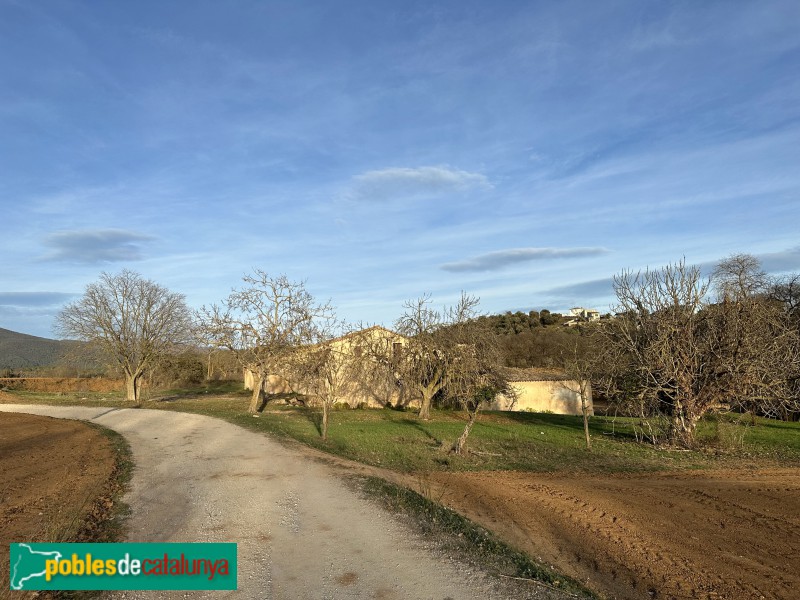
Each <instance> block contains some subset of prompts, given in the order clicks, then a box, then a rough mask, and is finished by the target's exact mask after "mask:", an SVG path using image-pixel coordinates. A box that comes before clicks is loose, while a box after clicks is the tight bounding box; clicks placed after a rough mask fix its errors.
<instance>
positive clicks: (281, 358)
mask: <svg viewBox="0 0 800 600" xmlns="http://www.w3.org/2000/svg"><path fill="white" fill-rule="evenodd" d="M243 282H244V285H243V286H242V287H241V288H239V289H235V290H233V291H232V292H231V294H230V295H229V296H228V297H227V298H225V299H224V300H223V301H222V302H221V303H219V304H214V305H211V306H208V307H203V308H202V309H200V310H199V311H196V312H195V313H192V311H190V310H189V309H188V308H187V306H186V304H185V299H184V297H183V296H181V295H180V294H174V293H171V292H169V291H168V290H166V289H165V288H163V287H161V286H159V285H158V284H156V283H154V282H151V281H147V280H144V279H143V278H142V277H141V276H139V275H138V274H136V273H133V272H131V271H123V272H122V273H120V274H118V275H109V274H107V273H104V274H102V276H101V277H100V280H99V281H98V282H96V283H93V284H91V285H89V286H88V287H87V289H86V293H85V294H84V296H83V297H82V298H80V299H79V300H77V301H76V302H74V303H72V304H70V305H68V306H67V307H65V308H64V309H63V311H62V312H61V313H60V315H59V317H58V321H57V323H58V331H59V333H61V334H62V336H63V337H68V338H77V339H82V340H86V341H92V342H94V343H95V344H96V345H98V346H100V347H101V348H102V349H103V351H104V353H105V355H106V356H107V357H109V358H110V359H111V360H112V361H113V362H115V363H116V364H117V366H118V367H119V368H120V369H121V370H122V371H123V373H124V374H125V378H126V389H127V396H128V399H129V400H132V401H136V402H138V400H139V392H140V387H141V381H142V377H143V375H144V374H145V372H147V371H148V369H153V368H154V367H155V366H156V365H157V364H158V363H159V361H161V360H163V358H164V357H165V356H167V355H168V354H170V353H171V352H173V351H174V350H175V348H176V347H177V346H179V345H181V344H187V343H190V342H193V343H195V344H198V343H200V345H202V346H204V347H205V348H208V349H210V350H211V349H214V348H217V349H225V350H227V351H228V352H230V353H231V354H232V355H233V356H234V357H235V358H236V360H237V361H238V363H239V365H240V366H241V367H242V368H244V369H247V370H248V371H249V372H250V373H251V374H252V375H253V378H254V384H253V394H252V397H251V401H250V406H249V411H250V412H252V413H255V412H257V411H259V410H262V409H263V407H264V405H265V403H266V400H267V397H266V396H265V390H266V383H267V381H268V379H269V377H271V376H280V377H281V378H283V379H284V380H286V381H288V382H289V383H290V385H291V387H292V389H294V390H297V391H301V392H302V393H304V394H307V395H309V396H312V397H314V398H316V399H317V401H318V402H319V403H320V404H321V406H322V409H323V416H322V434H323V437H324V436H326V435H327V426H328V420H329V414H330V409H331V407H332V406H333V405H334V404H335V403H337V402H338V401H341V400H344V399H345V398H346V397H349V396H352V395H353V393H354V391H358V392H359V393H360V394H361V395H362V396H365V397H371V398H381V399H383V400H384V402H383V403H386V402H392V401H394V402H401V403H402V402H404V401H407V400H408V399H411V398H415V399H418V400H419V401H420V402H421V407H420V412H419V416H420V418H422V419H428V418H430V410H431V406H432V404H433V403H434V401H437V402H440V403H443V404H450V405H455V406H459V407H461V408H463V409H464V410H465V411H466V412H467V413H468V420H467V424H466V427H465V430H464V433H463V435H462V436H461V437H460V438H459V440H458V441H457V442H456V444H454V447H453V450H454V451H456V452H460V451H461V450H462V448H463V445H464V443H465V441H466V439H467V436H468V435H469V432H470V430H471V428H472V425H473V424H474V422H475V420H476V419H477V417H478V414H479V411H480V410H481V408H482V407H483V406H485V405H486V402H487V401H488V400H491V399H492V398H494V397H495V396H496V395H497V394H499V393H504V394H506V395H509V396H512V395H513V390H512V388H511V386H510V385H509V383H508V380H507V376H506V373H505V371H504V370H503V369H502V368H501V364H502V358H501V355H500V351H499V346H498V343H499V342H498V337H497V335H495V334H494V333H493V332H492V331H491V328H490V327H489V325H488V322H487V320H486V319H479V318H477V317H478V312H477V308H478V304H479V302H478V299H477V298H475V297H473V296H469V295H467V294H462V296H461V298H460V300H459V302H458V303H457V304H456V305H454V306H451V307H445V308H443V309H440V310H438V309H435V308H434V307H433V305H432V303H431V298H430V297H429V296H423V297H421V298H419V299H417V300H414V301H409V302H407V303H406V304H405V305H404V307H403V313H402V314H401V316H400V317H399V318H398V319H397V321H396V323H395V329H396V331H397V333H398V334H400V335H401V336H402V339H403V343H402V344H399V345H398V344H397V343H396V340H395V339H393V338H392V336H394V335H395V334H392V333H391V332H389V336H388V337H387V336H381V335H378V336H368V335H367V336H365V335H359V336H358V337H352V336H353V335H355V334H354V333H353V332H354V331H355V330H360V331H363V327H361V328H354V327H351V328H348V327H347V326H345V325H344V324H343V323H341V322H340V321H339V320H337V318H336V316H335V313H334V310H333V308H332V307H331V305H330V303H326V302H318V301H316V300H315V299H314V298H313V296H312V295H311V294H310V293H309V292H308V291H307V290H306V288H305V285H304V284H303V283H298V282H293V281H290V280H289V279H287V278H286V277H285V276H277V277H273V276H270V275H269V274H267V273H266V272H264V271H261V270H255V271H254V272H253V274H251V275H246V276H245V277H244V278H243ZM614 291H615V293H616V296H617V306H616V308H615V312H616V313H617V314H616V317H615V318H612V319H606V320H603V321H602V322H600V323H597V324H596V326H593V327H591V328H588V329H587V331H588V332H589V335H588V336H587V337H586V338H585V339H584V340H583V342H584V343H582V344H581V345H580V348H579V347H578V345H577V344H576V347H575V351H574V352H573V353H572V355H571V356H565V358H564V361H563V362H564V364H563V367H564V368H565V369H566V371H567V374H568V375H569V377H570V379H572V380H575V381H577V382H579V383H580V384H581V385H584V384H585V382H587V381H589V380H591V381H592V382H593V384H594V386H595V388H596V389H597V390H599V391H602V392H604V393H605V395H606V396H607V397H608V398H609V399H610V400H611V401H612V402H613V404H614V405H615V406H617V407H619V408H622V409H623V410H624V411H625V412H626V413H628V414H631V413H633V414H637V415H640V416H641V417H643V419H642V423H643V424H645V427H646V428H648V429H646V430H645V431H644V434H645V435H646V437H647V438H648V439H650V440H651V441H662V440H664V441H668V442H671V443H677V444H681V445H686V446H690V445H692V444H693V443H694V439H695V431H696V428H697V424H698V422H699V421H700V419H701V418H702V417H703V416H705V415H706V414H708V413H710V412H714V411H719V410H737V411H747V412H750V413H751V414H752V415H753V416H754V417H755V415H756V414H761V415H765V416H770V417H783V418H785V417H786V416H787V415H790V414H796V413H797V412H800V276H798V275H794V276H790V277H786V278H783V279H781V280H773V279H771V278H769V277H768V276H767V275H766V274H765V273H764V272H763V270H762V269H761V267H760V264H759V263H758V261H757V260H756V259H755V258H753V257H752V256H749V255H735V256H732V257H729V258H728V259H726V260H724V261H722V262H721V263H720V264H719V265H718V266H717V268H716V269H715V271H714V273H713V274H712V276H711V277H708V278H706V277H703V276H702V274H701V271H700V269H699V268H698V267H693V266H689V265H686V264H685V262H683V261H681V262H678V263H676V264H673V265H668V266H666V267H664V268H661V269H655V270H649V269H648V270H645V271H640V272H631V271H624V272H622V273H621V274H619V275H618V276H616V277H615V279H614ZM348 332H351V336H349V337H348V336H347V335H346V334H347V333H348ZM345 338H348V339H349V341H347V342H342V341H341V340H343V339H345ZM336 339H338V340H340V341H339V342H338V343H333V341H334V340H336ZM575 391H576V392H577V393H579V394H580V396H581V397H582V398H584V427H585V433H586V438H587V445H588V444H589V443H590V440H589V429H588V406H587V404H586V400H585V399H586V398H587V397H588V391H587V390H585V389H581V390H575ZM653 417H656V418H655V419H654V418H653ZM658 423H661V424H664V426H663V427H658V426H657V424H658ZM654 424H656V425H654Z"/></svg>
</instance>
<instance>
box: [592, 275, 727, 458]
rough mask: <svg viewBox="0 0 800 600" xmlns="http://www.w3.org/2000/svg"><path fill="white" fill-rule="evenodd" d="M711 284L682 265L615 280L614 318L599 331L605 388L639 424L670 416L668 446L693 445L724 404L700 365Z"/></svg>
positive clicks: (703, 357) (706, 371)
mask: <svg viewBox="0 0 800 600" xmlns="http://www.w3.org/2000/svg"><path fill="white" fill-rule="evenodd" d="M708 286H709V284H708V281H706V280H703V278H702V277H701V275H700V269H699V268H697V267H691V266H687V265H686V264H685V262H684V261H681V262H679V263H676V264H673V265H668V266H666V267H664V268H662V269H658V270H649V269H648V270H646V271H644V272H642V271H639V272H637V273H633V272H630V271H624V272H623V273H621V274H620V275H617V276H616V277H615V278H614V291H615V293H616V296H617V300H618V306H617V307H616V312H617V313H618V316H617V318H615V319H612V320H610V321H608V322H607V323H606V324H605V326H604V327H603V328H602V329H601V335H602V336H603V340H602V346H603V347H604V348H605V355H606V358H605V365H604V366H605V367H606V372H605V376H606V378H607V379H606V383H607V385H608V387H609V389H610V390H611V391H612V393H613V394H614V396H615V397H616V398H617V401H624V402H626V403H629V404H635V405H636V406H637V408H638V410H639V411H640V413H641V414H642V416H643V417H649V416H651V415H652V414H665V413H666V414H669V415H670V418H671V419H670V428H669V436H670V438H671V440H672V441H673V442H677V443H679V444H683V445H687V446H689V445H692V444H693V442H694V433H695V428H696V426H697V423H698V421H699V420H700V418H701V417H702V416H703V415H704V414H705V413H706V412H708V411H709V410H714V409H716V408H719V407H721V406H722V405H723V399H722V397H721V391H720V390H719V388H718V387H717V386H716V385H715V382H714V381H713V379H714V378H713V375H712V374H710V373H709V372H708V369H707V365H706V364H705V356H704V352H703V351H704V348H703V345H702V341H701V330H702V327H701V324H702V320H703V316H702V315H701V311H702V310H703V308H705V306H706V301H705V297H706V293H707V291H708Z"/></svg>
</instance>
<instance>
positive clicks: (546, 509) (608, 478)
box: [430, 469, 800, 600]
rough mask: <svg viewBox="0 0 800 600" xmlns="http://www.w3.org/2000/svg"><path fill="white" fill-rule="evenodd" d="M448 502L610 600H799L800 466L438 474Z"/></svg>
mask: <svg viewBox="0 0 800 600" xmlns="http://www.w3.org/2000/svg"><path fill="white" fill-rule="evenodd" d="M430 485H431V493H432V494H434V495H435V497H436V498H437V499H438V498H441V502H443V503H444V504H446V505H448V506H450V507H452V508H454V509H456V510H458V511H459V512H461V513H462V514H465V515H466V516H467V517H469V518H470V519H472V520H473V521H475V522H478V523H480V524H482V525H483V526H484V527H486V528H488V529H491V530H493V531H495V532H496V533H498V534H499V535H500V536H501V537H502V538H504V539H506V540H507V541H509V542H510V543H512V544H514V545H516V546H518V547H519V548H521V549H523V550H525V551H527V552H528V553H529V554H530V555H532V556H533V557H534V558H537V559H539V560H540V561H541V562H544V563H546V564H549V565H553V566H555V567H556V568H557V569H558V570H559V571H561V572H563V573H565V574H566V575H569V576H572V577H573V578H575V579H578V580H580V581H582V582H584V583H586V584H587V585H588V587H590V588H592V589H594V590H596V591H598V592H600V593H601V594H602V595H603V596H604V597H608V598H631V599H642V598H645V599H647V598H670V599H672V598H676V599H678V598H703V599H706V598H708V599H711V598H714V599H720V600H721V599H726V600H737V599H745V598H746V599H750V598H785V599H790V598H791V599H794V598H797V597H798V594H800V569H798V564H800V469H780V470H778V469H770V470H759V471H752V472H747V471H715V472H708V471H705V472H692V473H686V472H682V473H669V474H637V475H586V474H571V475H564V474H561V475H547V474H532V473H513V472H481V473H441V474H435V475H432V476H431V480H430Z"/></svg>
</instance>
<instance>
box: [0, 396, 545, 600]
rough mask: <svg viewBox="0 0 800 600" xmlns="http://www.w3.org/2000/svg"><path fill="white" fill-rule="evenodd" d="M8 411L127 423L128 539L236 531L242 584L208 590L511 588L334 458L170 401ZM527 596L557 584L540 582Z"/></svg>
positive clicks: (247, 593) (205, 538)
mask: <svg viewBox="0 0 800 600" xmlns="http://www.w3.org/2000/svg"><path fill="white" fill-rule="evenodd" d="M0 411H10V412H26V413H32V414H42V415H51V416H55V417H61V418H70V419H85V420H90V421H93V422H96V423H99V424H101V425H103V426H105V427H109V428H111V429H114V430H116V431H118V432H119V433H121V434H122V435H124V436H125V438H126V439H127V440H128V442H129V443H130V445H131V449H132V451H133V457H134V461H135V463H136V469H135V472H134V476H133V480H132V482H131V490H130V492H129V493H128V494H127V496H126V498H125V501H126V502H127V503H128V504H129V505H130V506H131V509H132V516H131V519H130V522H129V540H130V541H138V542H182V541H185V542H237V543H238V548H239V574H238V582H239V590H238V591H236V592H230V593H227V594H226V593H224V592H209V593H208V597H214V598H221V597H229V596H230V597H236V598H274V599H303V598H308V599H320V598H331V599H334V598H383V599H399V598H407V599H409V600H420V599H424V598H431V599H446V598H452V599H461V598H482V599H492V598H503V597H508V596H507V592H503V591H502V590H501V589H500V588H499V587H498V586H497V585H496V584H495V583H494V582H493V581H492V580H491V579H490V578H489V577H488V576H486V575H485V574H482V573H480V572H476V571H475V570H474V569H468V568H466V567H464V566H463V565H460V564H458V563H456V562H454V561H450V560H449V559H448V558H447V557H442V556H436V555H435V554H434V553H432V551H431V549H430V548H429V547H427V546H425V544H424V543H423V542H422V541H421V540H420V539H419V538H418V537H416V536H415V535H413V534H411V533H410V532H409V531H408V530H407V529H406V528H404V527H403V526H402V525H401V524H400V523H399V522H398V521H396V520H394V519H393V518H392V517H391V516H390V515H388V514H387V513H385V512H384V511H382V510H380V509H378V508H377V507H375V506H374V505H372V504H371V503H370V502H368V501H366V500H364V499H362V498H360V497H359V496H358V495H357V494H356V493H355V492H353V491H352V490H351V489H350V488H348V487H347V486H346V485H345V484H344V483H343V482H342V481H341V480H340V479H339V478H337V477H336V476H334V475H332V472H331V468H330V467H328V466H326V465H323V464H320V463H319V462H318V461H314V460H310V459H309V458H308V457H307V456H305V455H303V454H302V453H301V452H300V451H295V450H292V449H289V448H286V447H284V446H282V445H280V444H277V443H275V442H273V441H271V440H269V439H268V438H266V437H265V436H263V435H259V434H256V433H251V432H248V431H245V430H243V429H241V428H240V427H236V426H234V425H231V424H228V423H225V422H223V421H220V420H217V419H212V418H209V417H203V416H199V415H190V414H184V413H172V412H167V411H154V410H144V409H140V410H132V409H109V408H83V407H80V408H78V407H76V408H64V407H50V406H22V405H12V404H3V405H0ZM111 596H112V597H114V598H150V597H152V598H170V597H172V598H184V597H185V593H184V592H177V593H174V594H172V595H170V594H168V593H165V592H156V593H148V592H117V593H114V594H112V595H111ZM192 597H202V596H198V594H193V595H192ZM527 597H530V598H544V597H547V598H554V597H555V594H554V593H550V592H549V591H547V590H535V591H532V592H531V593H530V594H528V595H527Z"/></svg>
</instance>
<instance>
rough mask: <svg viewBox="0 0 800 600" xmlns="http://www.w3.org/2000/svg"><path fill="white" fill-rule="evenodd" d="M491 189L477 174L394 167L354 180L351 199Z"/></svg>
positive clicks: (452, 170)
mask: <svg viewBox="0 0 800 600" xmlns="http://www.w3.org/2000/svg"><path fill="white" fill-rule="evenodd" d="M491 188H492V185H491V183H489V180H488V179H487V178H486V177H485V176H484V175H481V174H479V173H470V172H468V171H462V170H460V169H451V168H448V167H417V168H408V167H398V168H389V169H380V170H376V171H367V172H366V173H362V174H361V175H358V176H356V177H354V178H353V185H352V188H351V197H352V198H353V199H355V200H361V201H376V202H381V201H387V200H393V199H395V198H419V197H427V196H437V195H440V194H448V193H454V192H465V191H474V190H489V189H491Z"/></svg>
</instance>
